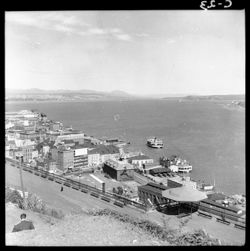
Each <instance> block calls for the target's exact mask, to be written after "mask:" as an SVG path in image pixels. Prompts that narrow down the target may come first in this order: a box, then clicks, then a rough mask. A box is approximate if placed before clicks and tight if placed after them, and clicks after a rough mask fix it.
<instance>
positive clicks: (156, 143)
mask: <svg viewBox="0 0 250 251" xmlns="http://www.w3.org/2000/svg"><path fill="white" fill-rule="evenodd" d="M147 146H149V147H152V148H163V141H162V140H161V139H157V138H156V137H152V138H149V139H147Z"/></svg>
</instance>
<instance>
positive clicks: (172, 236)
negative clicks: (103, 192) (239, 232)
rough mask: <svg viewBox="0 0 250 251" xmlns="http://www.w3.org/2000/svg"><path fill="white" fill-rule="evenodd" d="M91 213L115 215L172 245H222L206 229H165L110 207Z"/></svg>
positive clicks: (120, 219)
mask: <svg viewBox="0 0 250 251" xmlns="http://www.w3.org/2000/svg"><path fill="white" fill-rule="evenodd" d="M88 214H90V215H94V216H95V215H108V216H110V217H113V218H115V219H117V220H119V221H121V222H127V223H130V224H132V225H134V226H136V227H139V228H141V229H142V230H144V231H146V232H149V233H150V234H152V235H153V236H155V237H157V238H159V239H162V240H165V241H168V242H169V243H170V244H172V245H181V246H190V245H194V246H196V245H202V246H208V245H220V241H219V240H218V239H215V238H211V237H210V236H209V235H208V234H207V233H206V232H205V231H204V230H196V231H194V232H191V233H184V234H183V233H181V231H180V229H171V228H169V229H165V226H166V223H167V222H166V221H165V223H164V224H165V226H164V227H162V226H160V225H157V224H156V223H153V222H151V221H148V220H141V219H137V218H132V217H130V216H128V215H123V214H120V213H118V212H116V211H112V210H109V209H103V210H95V211H88Z"/></svg>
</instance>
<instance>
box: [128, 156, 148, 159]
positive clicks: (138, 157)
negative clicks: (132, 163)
mask: <svg viewBox="0 0 250 251" xmlns="http://www.w3.org/2000/svg"><path fill="white" fill-rule="evenodd" d="M128 159H129V160H144V159H152V158H150V157H148V156H146V155H138V156H134V157H130V158H128Z"/></svg>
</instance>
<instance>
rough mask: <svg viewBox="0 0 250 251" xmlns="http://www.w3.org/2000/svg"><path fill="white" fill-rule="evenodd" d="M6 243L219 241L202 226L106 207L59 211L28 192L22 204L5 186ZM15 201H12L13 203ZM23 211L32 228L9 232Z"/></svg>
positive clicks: (88, 243)
mask: <svg viewBox="0 0 250 251" xmlns="http://www.w3.org/2000/svg"><path fill="white" fill-rule="evenodd" d="M5 200H6V204H5V208H6V220H5V224H6V228H5V229H6V245H11V246H12V245H14V246H132V245H135V246H153V245H158V246H169V245H174V246H176V245H219V244H220V241H219V240H218V239H214V238H211V237H210V236H209V235H208V234H206V233H205V232H204V231H202V230H197V231H191V232H190V231H186V230H184V228H183V227H184V225H185V221H183V222H182V224H180V226H172V224H171V223H169V222H167V221H164V219H163V221H164V226H163V227H161V226H159V225H157V224H155V223H152V222H150V221H148V220H142V219H138V218H134V217H131V216H128V215H124V214H121V213H118V212H115V211H111V210H108V209H104V210H97V211H93V210H91V211H85V212H84V211H82V212H78V213H74V214H73V213H71V214H67V215H62V214H61V213H60V210H59V211H58V210H55V209H54V210H53V209H52V210H49V208H48V207H47V206H46V204H44V203H43V201H42V200H41V199H40V198H39V197H38V196H36V195H32V194H31V195H29V196H28V199H27V203H26V205H25V207H24V204H23V200H22V197H21V196H20V194H19V193H18V192H17V191H13V190H10V189H8V188H7V189H6V195H5ZM13 202H14V203H15V204H14V203H13ZM23 212H25V213H26V214H27V218H28V219H29V220H32V221H33V224H34V226H35V230H26V231H22V232H15V233H12V229H13V227H14V225H15V224H17V223H18V222H19V221H20V219H19V216H20V214H21V213H23Z"/></svg>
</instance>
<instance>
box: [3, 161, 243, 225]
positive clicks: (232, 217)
mask: <svg viewBox="0 0 250 251" xmlns="http://www.w3.org/2000/svg"><path fill="white" fill-rule="evenodd" d="M6 161H8V162H10V163H11V165H12V166H15V167H16V168H20V163H19V162H18V161H16V160H13V159H10V158H6ZM22 170H23V171H25V172H29V173H31V174H33V175H35V176H39V177H41V178H43V179H46V180H49V181H52V182H55V183H57V184H60V185H62V186H65V187H68V188H71V189H74V190H78V191H80V192H82V193H83V194H89V195H90V196H91V197H93V198H96V199H100V200H101V201H103V202H106V203H110V204H111V203H112V204H113V205H115V206H118V207H120V208H124V207H127V206H129V207H132V208H133V209H135V210H138V211H139V212H142V211H143V212H147V209H148V208H147V206H146V205H145V204H142V203H139V202H135V201H133V200H130V199H129V198H126V197H124V196H121V195H117V194H114V193H111V192H107V191H103V190H101V189H98V188H96V187H93V186H90V185H87V184H84V183H82V182H78V181H75V180H72V179H69V178H67V177H63V176H59V175H56V174H53V173H49V172H47V171H44V170H36V169H34V168H32V167H28V166H26V165H24V164H22ZM191 204H192V209H196V210H193V212H194V211H197V210H198V211H197V215H199V216H201V217H206V218H207V219H212V218H215V217H217V218H216V221H217V222H220V223H223V224H227V225H230V224H231V223H232V224H233V225H234V227H235V228H239V229H245V221H244V220H242V219H241V218H240V217H239V216H238V215H237V214H234V213H232V212H227V211H226V209H225V208H223V209H222V208H219V207H216V206H215V205H210V204H208V203H206V202H201V203H200V204H197V203H191ZM187 206H188V207H190V205H189V204H187ZM223 215H224V216H223ZM218 216H223V217H221V218H218Z"/></svg>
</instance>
